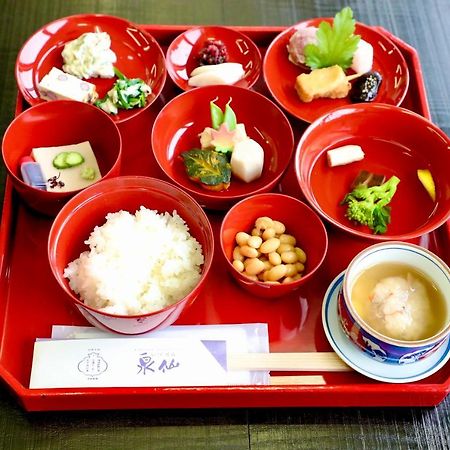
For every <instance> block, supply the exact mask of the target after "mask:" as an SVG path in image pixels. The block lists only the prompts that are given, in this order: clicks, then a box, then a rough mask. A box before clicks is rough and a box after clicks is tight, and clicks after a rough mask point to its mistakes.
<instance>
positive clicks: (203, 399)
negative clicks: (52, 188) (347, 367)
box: [0, 24, 450, 411]
mask: <svg viewBox="0 0 450 450" xmlns="http://www.w3.org/2000/svg"><path fill="white" fill-rule="evenodd" d="M140 26H141V27H142V28H143V29H145V30H146V31H148V32H149V33H151V34H153V36H154V37H155V38H156V39H158V37H159V38H160V37H161V36H164V35H168V34H177V33H181V32H183V31H184V30H186V29H187V28H189V27H192V26H193V25H159V24H158V25H156V24H155V25H149V24H144V25H140ZM233 28H235V29H237V30H239V31H241V32H244V33H247V34H249V35H251V37H252V36H256V37H257V36H265V37H267V36H269V35H271V34H273V35H276V34H278V33H280V32H281V31H283V30H285V29H286V28H287V27H285V26H233ZM374 28H376V29H377V30H378V31H380V32H382V33H384V34H386V35H387V37H388V38H390V39H391V40H393V41H394V42H395V43H396V44H397V45H398V46H399V47H400V48H401V50H402V51H403V52H407V53H408V54H409V57H410V59H411V64H409V69H410V70H413V71H414V78H415V80H416V83H417V92H416V93H415V94H416V95H417V96H418V100H419V104H420V107H421V111H420V114H422V115H423V116H424V117H426V118H428V119H430V118H431V115H430V109H429V105H428V101H427V97H426V91H425V84H424V80H423V76H422V70H421V65H420V60H419V55H418V53H417V51H416V49H414V48H413V47H411V46H410V45H409V44H407V43H405V42H404V41H402V40H400V39H399V38H397V37H396V36H394V35H392V34H391V33H390V32H389V31H387V30H385V29H384V28H382V27H374ZM22 105H23V98H22V96H21V95H20V93H18V95H17V102H16V109H15V115H17V114H18V113H20V112H21V111H22ZM14 211H15V202H14V192H13V187H12V183H11V180H10V178H9V177H7V179H6V185H5V194H4V203H3V208H2V219H1V224H0V225H1V226H0V277H1V279H0V287H1V290H2V292H5V290H6V289H7V278H8V273H7V271H8V269H9V266H8V259H9V254H10V252H11V248H10V246H9V245H8V241H9V239H8V237H9V236H10V233H11V231H12V227H13V224H14V217H15V214H14ZM444 227H446V230H445V231H444V232H446V233H447V234H450V222H447V224H446V225H445V226H444ZM5 320H6V315H5ZM1 348H2V347H1V340H0V378H2V379H3V381H4V382H5V383H6V385H7V386H8V387H9V388H10V389H11V390H12V391H13V392H14V393H15V394H16V395H17V396H18V398H19V401H20V402H21V404H22V405H23V407H24V408H25V409H26V410H28V411H44V410H46V411H50V410H84V409H117V408H120V409H141V408H159V409H166V408H211V407H302V406H309V407H311V406H312V407H324V406H341V407H345V406H418V405H420V406H435V405H437V404H438V403H440V402H441V401H442V400H444V398H445V397H446V396H447V395H448V394H449V393H450V377H449V378H448V379H447V380H445V381H444V382H443V383H435V384H431V383H429V384H427V383H420V384H414V383H413V384H387V383H376V384H374V383H370V384H365V383H357V384H344V385H323V386H307V385H305V386H298V385H295V386H293V385H283V386H225V387H188V388H186V387H170V388H161V387H154V388H151V387H149V388H89V389H75V388H74V389H29V388H27V387H25V386H24V385H22V384H21V383H20V382H19V381H18V380H17V379H16V378H15V377H14V376H13V375H12V374H11V373H10V372H9V371H8V369H7V368H6V367H5V366H4V365H2V363H1ZM331 393H333V396H329V394H331ZM391 394H395V395H396V396H397V397H398V396H400V397H401V398H402V401H403V403H401V404H400V403H399V402H398V400H394V401H392V400H390V399H389V396H390V395H391ZM281 395H282V396H283V397H282V399H281V397H280V396H281ZM318 395H319V397H317V396H318ZM327 396H329V397H333V399H334V401H333V400H332V401H330V399H327ZM318 399H319V401H317V400H318ZM336 400H337V401H336ZM213 401H214V404H211V402H213ZM366 403H367V404H366Z"/></svg>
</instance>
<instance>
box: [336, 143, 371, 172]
mask: <svg viewBox="0 0 450 450" xmlns="http://www.w3.org/2000/svg"><path fill="white" fill-rule="evenodd" d="M363 158H364V152H363V150H362V148H361V147H360V146H359V145H344V146H342V147H338V148H333V149H332V150H328V151H327V159H328V165H329V166H330V167H335V166H343V165H345V164H350V163H352V162H355V161H361V160H362V159H363Z"/></svg>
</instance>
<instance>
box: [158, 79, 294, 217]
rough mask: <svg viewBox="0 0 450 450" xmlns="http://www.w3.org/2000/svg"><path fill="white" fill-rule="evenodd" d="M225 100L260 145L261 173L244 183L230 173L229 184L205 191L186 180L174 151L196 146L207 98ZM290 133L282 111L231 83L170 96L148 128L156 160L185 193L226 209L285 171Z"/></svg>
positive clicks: (207, 109)
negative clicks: (223, 188)
mask: <svg viewBox="0 0 450 450" xmlns="http://www.w3.org/2000/svg"><path fill="white" fill-rule="evenodd" d="M215 99H216V104H217V105H218V106H219V107H220V108H222V110H223V109H224V108H225V105H226V103H228V102H229V100H230V99H232V101H231V103H230V105H231V107H232V108H233V110H234V112H235V113H236V116H237V121H238V123H243V124H244V125H245V128H246V132H247V135H248V136H249V137H250V138H252V139H254V140H256V141H257V142H258V143H259V144H260V145H261V146H262V147H263V149H264V168H263V172H262V176H261V177H260V178H259V179H257V180H255V181H252V182H251V183H245V182H243V181H240V180H238V179H237V178H236V177H234V176H232V177H231V185H230V187H229V188H228V189H227V190H224V191H221V192H215V191H210V190H206V189H204V188H202V187H201V186H200V185H199V184H197V183H195V182H194V181H191V180H190V179H189V178H188V175H187V174H186V169H185V167H184V163H183V160H182V158H181V156H180V154H181V153H182V152H184V151H187V150H190V149H192V148H199V147H200V139H199V133H201V132H202V131H203V130H204V128H205V127H210V126H211V116H210V102H211V101H212V100H215ZM293 147H294V136H293V132H292V128H291V125H290V124H289V121H288V120H287V118H286V116H285V115H284V114H283V112H282V111H281V110H280V109H279V108H278V107H277V106H276V105H275V104H274V103H273V102H271V101H270V100H269V99H267V98H266V97H264V96H263V95H261V94H259V93H257V92H255V91H252V90H250V89H244V88H240V87H237V86H207V87H201V88H197V89H191V90H190V91H186V92H184V93H183V94H181V95H179V96H177V97H175V98H174V99H173V100H171V101H170V102H169V103H167V104H166V106H165V107H164V108H163V109H162V110H161V112H160V113H159V114H158V117H157V118H156V120H155V123H154V125H153V130H152V148H153V153H154V155H155V158H156V161H157V162H158V164H159V165H160V167H161V169H162V170H163V171H164V173H165V174H166V175H167V177H168V178H169V179H170V180H171V181H173V182H174V183H176V184H178V185H179V186H181V187H182V188H183V189H185V190H186V191H187V192H189V193H190V194H191V195H192V196H193V197H194V198H195V199H196V200H197V201H198V202H199V203H200V204H201V205H202V206H204V207H206V208H211V209H222V210H224V209H228V208H229V207H230V206H231V205H233V204H234V203H236V202H238V201H239V200H242V199H243V198H245V197H248V196H249V195H252V194H256V193H261V192H267V191H270V190H271V189H272V188H273V187H275V185H276V184H277V182H278V180H279V179H280V178H281V176H282V175H283V173H284V171H285V170H286V168H287V166H288V164H289V161H290V159H291V156H292V152H293Z"/></svg>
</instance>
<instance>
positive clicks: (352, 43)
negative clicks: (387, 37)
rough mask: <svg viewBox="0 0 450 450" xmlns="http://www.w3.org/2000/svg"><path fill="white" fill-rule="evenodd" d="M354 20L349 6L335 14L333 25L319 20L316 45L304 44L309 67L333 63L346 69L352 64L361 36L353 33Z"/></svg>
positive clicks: (332, 64) (331, 64)
mask: <svg viewBox="0 0 450 450" xmlns="http://www.w3.org/2000/svg"><path fill="white" fill-rule="evenodd" d="M354 32H355V20H354V19H353V11H352V9H351V8H350V7H348V6H347V7H345V8H343V9H342V10H341V11H340V12H338V13H337V14H336V16H335V17H334V20H333V26H331V25H330V24H329V23H328V22H321V23H320V25H319V29H318V30H317V34H316V37H317V45H315V44H308V45H306V46H305V49H304V53H305V62H306V65H307V66H309V67H310V68H311V69H320V68H322V67H330V66H334V65H335V64H337V65H339V66H341V67H342V68H343V69H347V68H349V67H350V66H351V65H352V61H353V55H354V53H355V51H356V48H357V47H358V43H359V41H360V39H361V36H359V35H355V34H354Z"/></svg>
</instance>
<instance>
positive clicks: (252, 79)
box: [166, 26, 262, 91]
mask: <svg viewBox="0 0 450 450" xmlns="http://www.w3.org/2000/svg"><path fill="white" fill-rule="evenodd" d="M210 38H214V39H215V40H220V41H222V42H223V43H224V44H225V46H226V49H227V52H228V61H227V62H236V63H240V64H242V66H243V67H244V70H245V77H244V78H243V79H242V80H240V81H238V82H237V83H236V84H235V85H236V86H240V87H243V88H250V87H252V86H253V85H254V84H255V83H256V81H257V80H258V78H259V75H260V73H261V65H262V63H261V54H260V52H259V50H258V47H257V46H256V44H255V43H254V42H253V41H252V40H251V39H250V38H249V37H247V36H246V35H245V34H242V33H240V32H239V31H236V30H233V29H232V28H226V27H218V26H217V27H215V26H210V27H195V28H189V29H188V30H187V31H185V32H184V33H181V34H180V35H179V36H177V37H176V38H175V39H174V40H173V42H172V43H171V44H170V46H169V48H168V50H167V54H166V65H167V71H168V73H169V76H170V78H172V80H173V81H174V83H175V84H176V85H177V86H178V87H179V88H181V89H183V90H184V91H186V90H189V89H193V87H191V86H189V84H188V80H189V75H190V73H191V72H192V71H193V70H194V69H195V68H196V67H198V66H199V62H198V54H199V52H200V50H201V49H202V48H203V46H204V44H205V42H206V41H207V40H208V39H210Z"/></svg>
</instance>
